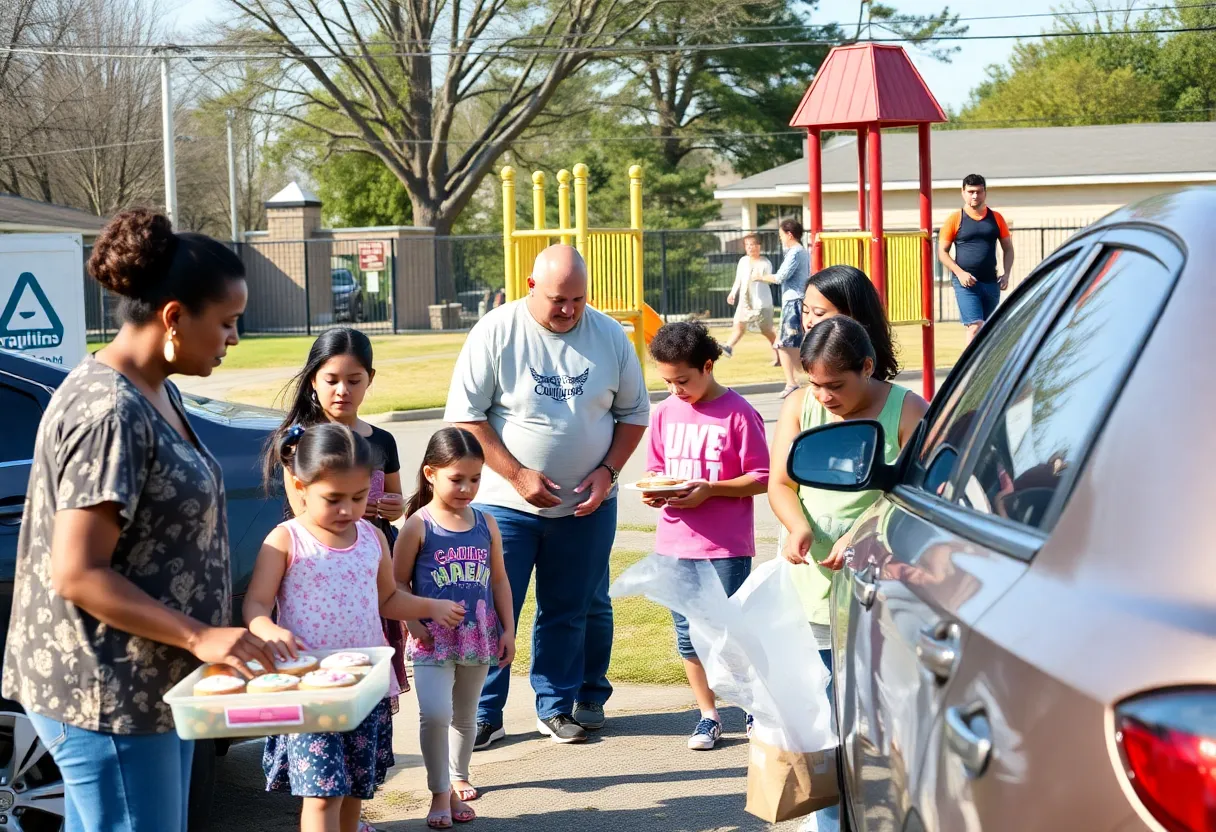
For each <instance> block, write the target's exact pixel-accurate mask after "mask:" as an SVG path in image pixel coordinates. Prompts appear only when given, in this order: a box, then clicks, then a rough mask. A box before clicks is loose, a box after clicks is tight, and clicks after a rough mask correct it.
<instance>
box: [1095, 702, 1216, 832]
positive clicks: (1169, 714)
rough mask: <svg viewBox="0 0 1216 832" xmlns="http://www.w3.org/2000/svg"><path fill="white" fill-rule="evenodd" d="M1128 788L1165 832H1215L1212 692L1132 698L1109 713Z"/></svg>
mask: <svg viewBox="0 0 1216 832" xmlns="http://www.w3.org/2000/svg"><path fill="white" fill-rule="evenodd" d="M1115 731H1116V734H1115V739H1116V740H1117V742H1118V744H1119V750H1120V753H1121V754H1122V756H1123V765H1124V768H1125V770H1126V771H1127V777H1128V779H1129V780H1130V781H1131V784H1132V788H1134V789H1135V790H1136V794H1137V795H1138V796H1139V797H1140V800H1141V801H1142V802H1143V803H1144V805H1145V807H1146V808H1147V809H1148V810H1149V812H1150V813H1152V815H1153V817H1154V818H1156V819H1157V821H1158V822H1159V823H1160V824H1161V825H1162V826H1164V827H1165V828H1166V829H1168V830H1170V832H1216V690H1197V689H1195V690H1176V691H1166V692H1162V693H1155V694H1150V695H1148V696H1143V697H1138V698H1136V699H1133V700H1130V701H1128V702H1125V703H1123V704H1122V705H1120V706H1119V707H1118V708H1117V709H1116V711H1115Z"/></svg>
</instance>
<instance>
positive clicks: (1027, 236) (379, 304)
mask: <svg viewBox="0 0 1216 832" xmlns="http://www.w3.org/2000/svg"><path fill="white" fill-rule="evenodd" d="M1084 225H1085V223H1076V224H1072V225H1067V226H1059V227H1035V228H1013V229H1011V233H1012V235H1013V245H1014V252H1015V255H1016V257H1015V261H1014V273H1013V277H1012V279H1011V285H1016V284H1017V283H1019V282H1020V281H1021V280H1023V279H1024V278H1025V276H1026V275H1027V274H1029V273H1030V271H1031V270H1033V269H1034V267H1035V266H1037V265H1038V264H1039V263H1040V262H1041V261H1042V260H1043V259H1044V258H1045V257H1046V256H1047V255H1049V254H1050V253H1051V252H1052V251H1054V250H1055V249H1056V248H1057V247H1059V246H1060V245H1061V244H1062V243H1063V242H1064V241H1065V240H1067V239H1068V237H1069V236H1071V235H1072V234H1073V233H1074V232H1076V231H1077V230H1079V229H1080V228H1082V227H1084ZM748 233H756V234H758V235H759V237H760V244H761V251H762V253H763V254H764V255H765V256H766V257H768V258H769V260H770V261H771V262H772V264H773V268H774V269H776V268H777V267H778V266H779V265H780V263H781V257H782V250H781V244H780V241H779V240H778V237H777V232H776V231H775V230H762V231H757V232H748V231H745V230H742V229H729V230H686V231H679V230H674V231H648V232H646V233H645V235H644V237H643V256H644V264H645V275H646V302H647V303H648V304H650V305H651V306H652V307H654V309H655V310H657V311H658V312H659V314H660V315H662V316H663V317H664V318H667V319H677V318H686V317H689V316H696V317H698V318H704V319H709V320H724V319H729V318H730V317H731V315H732V313H733V311H734V309H733V307H732V306H731V305H730V304H728V303H727V302H726V298H727V295H728V294H729V293H730V289H731V286H732V284H733V283H734V280H735V267H736V265H737V263H738V262H739V258H740V257H741V256H743V237H744V235H746V234H748ZM933 245H934V250H936V246H937V239H936V235H935V236H934V241H933ZM237 250H238V252H239V253H240V255H241V258H242V259H243V260H244V262H245V268H246V273H247V275H248V284H249V304H248V307H247V310H246V313H245V316H244V318H243V319H242V321H241V326H242V331H243V332H245V333H259V334H297V335H311V334H313V333H316V332H320V331H321V330H323V329H325V328H326V327H329V326H332V325H334V324H339V323H341V324H347V325H351V326H356V327H358V328H359V329H362V330H364V331H366V332H369V333H390V332H402V331H410V330H420V329H467V328H468V327H471V326H472V325H473V324H474V323H475V322H476V321H477V320H478V318H480V317H481V316H482V315H484V314H485V312H486V310H488V309H490V308H492V307H493V305H494V301H495V293H496V292H497V291H498V290H499V289H501V287H502V285H503V259H502V258H503V245H502V237H501V236H500V235H497V234H483V235H466V236H454V237H424V236H419V237H410V238H403V237H387V238H384V239H362V240H356V239H315V240H307V241H295V242H248V243H242V244H239V245H238V246H237ZM89 253H90V249H89V247H87V246H86V247H85V258H86V261H87V258H88V256H89ZM934 262H935V289H936V291H935V292H934V299H935V304H934V305H935V309H934V314H935V318H936V320H938V321H957V320H958V319H959V315H958V305H957V303H956V302H955V299H954V292H953V289H952V287H951V284H950V280H949V279H948V276H944V275H943V269H942V267H941V265H940V264H939V263H937V261H936V258H935V259H934ZM772 291H773V296H774V300H775V301H776V300H777V299H778V296H779V295H778V293H779V290H778V288H777V287H775V286H774V287H772ZM436 310H439V311H438V312H437V311H436ZM85 314H86V321H87V328H88V334H89V338H90V339H91V340H101V341H105V340H108V339H109V338H110V337H111V336H112V335H113V333H114V332H115V331H116V330H117V327H118V324H119V321H118V299H117V298H116V297H115V296H114V295H112V294H111V293H110V292H109V291H107V290H105V289H103V288H102V287H101V286H100V285H99V284H97V283H96V282H94V281H93V280H90V279H89V278H87V277H86V278H85Z"/></svg>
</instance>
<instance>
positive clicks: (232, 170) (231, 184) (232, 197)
mask: <svg viewBox="0 0 1216 832" xmlns="http://www.w3.org/2000/svg"><path fill="white" fill-rule="evenodd" d="M227 116H228V206H229V213H230V214H231V218H232V242H233V243H239V242H240V239H239V238H238V236H237V235H238V229H237V221H236V153H235V152H234V151H233V148H232V110H229V111H228V113H227Z"/></svg>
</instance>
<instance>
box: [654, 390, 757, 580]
mask: <svg viewBox="0 0 1216 832" xmlns="http://www.w3.org/2000/svg"><path fill="white" fill-rule="evenodd" d="M646 470H648V471H662V472H664V473H665V474H667V475H668V476H670V477H679V478H680V479H685V480H705V481H707V482H721V481H723V480H733V479H735V478H736V477H741V476H743V475H744V474H752V475H753V476H755V478H756V480H757V481H758V482H765V483H766V482H768V441H767V439H766V438H765V435H764V420H763V419H761V418H760V414H759V413H757V412H756V409H755V408H754V407H752V406H751V405H750V404H748V403H747V400H746V399H744V398H743V397H742V396H740V395H739V394H738V393H736V392H735V391H733V390H727V391H726V392H725V393H723V394H722V395H721V396H719V397H718V398H716V399H714V400H713V401H711V402H698V403H697V404H689V403H688V402H683V401H680V399H678V398H676V397H675V396H671V397H669V398H667V399H665V400H663V401H662V402H661V403H660V404H659V405H658V406H657V407H655V409H654V410H653V411H651V414H650V444H649V446H648V447H647V452H646ZM754 499H755V498H754V497H710V498H709V499H708V500H706V501H705V502H703V503H701V505H699V506H697V507H696V508H692V509H677V508H670V507H665V508H663V509H662V510H660V512H659V523H658V531H657V533H656V535H655V550H656V551H657V552H658V553H659V554H661V555H670V556H673V557H677V558H728V557H752V556H754V555H755V554H756V535H755V509H754V506H753V501H754Z"/></svg>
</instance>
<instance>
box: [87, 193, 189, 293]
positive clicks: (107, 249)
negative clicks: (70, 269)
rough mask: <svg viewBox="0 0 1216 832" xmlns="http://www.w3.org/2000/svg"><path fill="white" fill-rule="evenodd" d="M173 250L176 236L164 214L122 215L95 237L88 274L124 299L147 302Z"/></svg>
mask: <svg viewBox="0 0 1216 832" xmlns="http://www.w3.org/2000/svg"><path fill="white" fill-rule="evenodd" d="M176 247H177V235H175V234H174V233H173V225H172V224H171V223H170V222H169V218H168V217H166V216H165V215H164V214H160V213H157V212H155V211H151V210H149V209H147V208H133V209H131V210H129V211H123V212H122V213H120V214H118V215H117V216H115V217H114V218H113V219H112V220H110V222H109V223H107V224H106V227H105V228H103V229H102V230H101V234H99V235H98V236H97V242H95V243H94V244H93V253H92V254H91V255H90V256H89V274H91V275H92V276H93V279H94V280H96V281H97V282H98V283H100V284H102V285H103V286H105V287H106V288H108V289H110V290H111V291H113V292H116V293H118V294H120V295H123V296H124V297H128V298H135V299H138V300H144V299H148V298H150V297H152V296H154V295H156V288H157V285H158V284H160V283H161V282H162V281H163V280H164V279H165V276H166V273H167V272H168V270H169V265H170V263H171V262H172V260H173V252H174V250H175V249H176Z"/></svg>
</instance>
